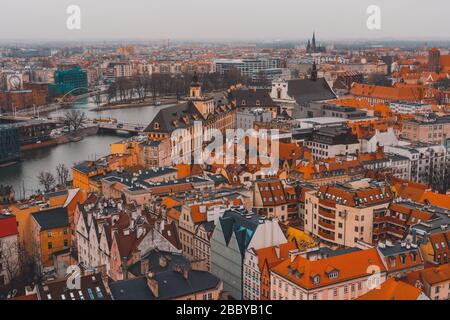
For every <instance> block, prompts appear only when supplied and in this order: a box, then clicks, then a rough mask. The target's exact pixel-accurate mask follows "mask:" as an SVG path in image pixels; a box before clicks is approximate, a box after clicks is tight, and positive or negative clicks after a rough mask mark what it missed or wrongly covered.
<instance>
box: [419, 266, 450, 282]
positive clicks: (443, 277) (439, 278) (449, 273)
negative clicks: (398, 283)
mask: <svg viewBox="0 0 450 320" xmlns="http://www.w3.org/2000/svg"><path fill="white" fill-rule="evenodd" d="M419 272H420V274H421V278H422V280H423V281H425V282H427V283H429V284H436V283H441V282H444V281H450V263H447V264H444V265H441V266H438V267H434V268H426V269H423V270H420V271H419Z"/></svg>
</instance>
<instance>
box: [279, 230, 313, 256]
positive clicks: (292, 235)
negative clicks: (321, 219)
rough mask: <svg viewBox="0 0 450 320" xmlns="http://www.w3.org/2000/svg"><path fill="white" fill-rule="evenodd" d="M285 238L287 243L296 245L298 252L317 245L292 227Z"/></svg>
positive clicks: (306, 235) (310, 238) (303, 233)
mask: <svg viewBox="0 0 450 320" xmlns="http://www.w3.org/2000/svg"><path fill="white" fill-rule="evenodd" d="M286 238H287V240H288V241H289V242H294V243H296V244H297V248H299V249H300V250H306V249H311V248H314V247H317V245H318V244H317V242H316V241H315V240H314V238H313V237H311V236H310V235H308V234H306V233H305V232H304V231H302V230H300V229H297V228H294V227H289V228H288V230H287V237H286Z"/></svg>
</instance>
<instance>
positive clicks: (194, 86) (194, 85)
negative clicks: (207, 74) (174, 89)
mask: <svg viewBox="0 0 450 320" xmlns="http://www.w3.org/2000/svg"><path fill="white" fill-rule="evenodd" d="M201 97H202V85H201V84H200V82H199V81H198V76H197V73H194V76H193V77H192V82H191V87H190V92H189V98H191V99H199V98H201Z"/></svg>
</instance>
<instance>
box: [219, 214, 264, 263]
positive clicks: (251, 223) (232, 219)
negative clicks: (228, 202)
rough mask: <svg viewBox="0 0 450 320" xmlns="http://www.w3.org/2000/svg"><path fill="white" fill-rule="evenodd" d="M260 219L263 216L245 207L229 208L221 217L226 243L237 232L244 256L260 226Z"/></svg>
mask: <svg viewBox="0 0 450 320" xmlns="http://www.w3.org/2000/svg"><path fill="white" fill-rule="evenodd" d="M260 219H262V216H260V215H258V214H255V213H253V212H250V211H247V210H245V209H231V210H227V211H226V212H225V213H224V214H223V216H222V217H221V218H219V221H220V224H221V226H222V232H223V235H224V238H225V242H226V244H227V245H228V244H229V242H230V239H231V237H232V236H233V234H235V237H236V240H237V242H238V245H239V251H240V253H241V255H242V256H243V255H244V253H245V250H247V246H248V244H249V243H250V241H251V239H252V237H253V235H254V233H255V231H256V229H257V228H258V225H259V223H260V222H259V221H260Z"/></svg>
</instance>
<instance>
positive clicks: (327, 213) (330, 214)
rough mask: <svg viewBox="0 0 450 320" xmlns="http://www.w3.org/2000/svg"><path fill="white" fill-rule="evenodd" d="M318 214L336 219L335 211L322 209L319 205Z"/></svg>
mask: <svg viewBox="0 0 450 320" xmlns="http://www.w3.org/2000/svg"><path fill="white" fill-rule="evenodd" d="M319 216H322V217H324V218H328V219H333V220H334V219H336V213H335V212H334V211H328V210H324V209H322V208H321V207H319Z"/></svg>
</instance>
